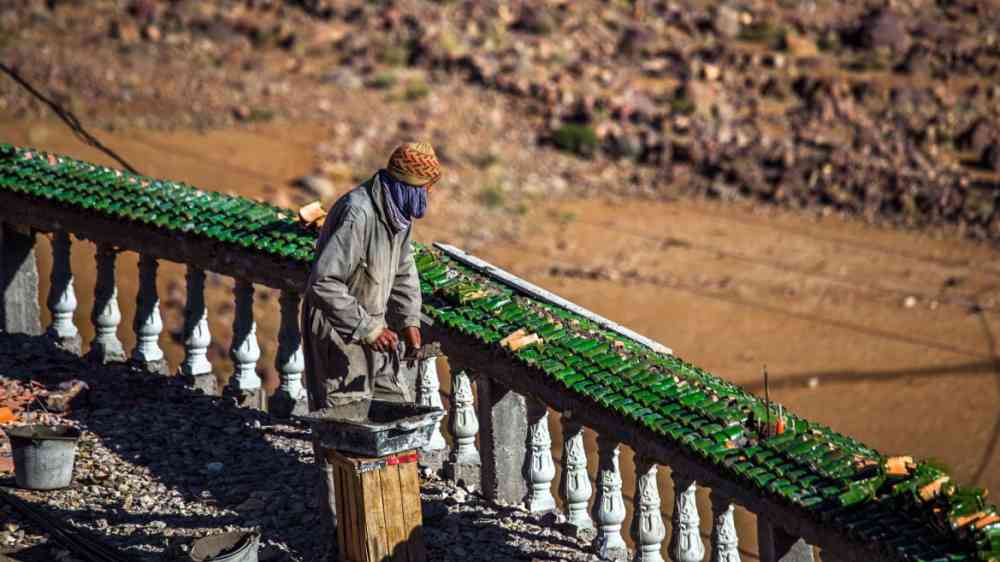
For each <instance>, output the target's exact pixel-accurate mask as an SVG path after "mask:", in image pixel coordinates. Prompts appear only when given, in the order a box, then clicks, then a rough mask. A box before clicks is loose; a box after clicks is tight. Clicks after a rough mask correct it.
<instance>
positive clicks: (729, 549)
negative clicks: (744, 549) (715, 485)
mask: <svg viewBox="0 0 1000 562" xmlns="http://www.w3.org/2000/svg"><path fill="white" fill-rule="evenodd" d="M708 497H709V499H711V500H712V518H713V519H712V557H711V558H710V560H711V562H740V549H739V538H738V537H737V536H736V525H735V524H734V523H733V504H732V502H731V501H730V500H729V498H728V497H727V496H725V495H723V494H721V493H719V492H717V491H715V490H712V491H711V492H710V493H709V495H708Z"/></svg>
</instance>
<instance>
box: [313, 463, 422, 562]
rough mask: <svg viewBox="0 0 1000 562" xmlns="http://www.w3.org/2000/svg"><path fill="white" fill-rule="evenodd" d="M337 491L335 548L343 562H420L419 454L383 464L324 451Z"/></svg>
mask: <svg viewBox="0 0 1000 562" xmlns="http://www.w3.org/2000/svg"><path fill="white" fill-rule="evenodd" d="M327 460H328V462H329V463H330V465H331V466H333V469H334V481H335V482H336V487H337V493H336V495H337V515H338V521H337V544H338V545H339V548H340V559H341V560H343V561H345V562H385V561H393V562H424V561H425V560H426V559H427V558H426V556H427V555H426V550H425V547H424V536H423V514H422V511H421V508H420V477H419V475H418V474H417V452H416V451H405V452H402V453H399V454H396V455H389V456H388V457H381V458H366V457H353V456H348V455H345V454H343V453H339V452H337V451H333V450H328V452H327Z"/></svg>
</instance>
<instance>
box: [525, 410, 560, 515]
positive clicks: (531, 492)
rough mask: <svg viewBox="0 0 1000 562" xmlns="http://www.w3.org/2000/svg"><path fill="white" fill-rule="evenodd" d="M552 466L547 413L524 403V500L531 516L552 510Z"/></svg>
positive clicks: (554, 466)
mask: <svg viewBox="0 0 1000 562" xmlns="http://www.w3.org/2000/svg"><path fill="white" fill-rule="evenodd" d="M555 477H556V465H555V464H554V463H553V462H552V438H551V437H550V436H549V410H548V408H547V407H546V406H545V404H543V403H541V402H538V401H537V400H530V401H529V402H528V497H527V507H528V511H530V512H531V513H545V512H548V511H552V510H554V509H555V508H556V499H555V498H554V497H552V480H553V479H554V478H555Z"/></svg>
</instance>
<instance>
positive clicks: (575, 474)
mask: <svg viewBox="0 0 1000 562" xmlns="http://www.w3.org/2000/svg"><path fill="white" fill-rule="evenodd" d="M570 415H571V414H569V413H568V412H567V413H564V414H563V417H562V423H563V457H562V461H563V462H562V464H563V477H562V485H561V486H560V488H561V492H562V496H563V499H565V500H566V511H567V513H566V520H567V522H568V523H569V524H570V525H572V526H573V527H575V528H576V529H577V530H578V531H580V530H589V529H593V528H594V521H593V520H592V519H591V518H590V513H589V512H588V511H587V504H588V503H589V502H590V494H591V493H593V491H594V490H593V487H592V486H591V485H590V475H589V474H587V451H586V450H585V449H584V446H583V426H582V425H580V424H579V423H577V422H574V421H572V420H571V419H570V417H569V416H570Z"/></svg>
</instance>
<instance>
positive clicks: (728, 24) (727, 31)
mask: <svg viewBox="0 0 1000 562" xmlns="http://www.w3.org/2000/svg"><path fill="white" fill-rule="evenodd" d="M713 26H714V27H715V30H716V31H717V32H719V34H720V35H722V36H723V37H728V38H730V39H732V38H734V37H736V36H737V35H739V34H740V30H741V28H742V24H741V23H740V11H739V10H737V9H736V8H734V7H733V6H729V5H722V6H719V7H718V9H716V10H715V21H714V22H713Z"/></svg>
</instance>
